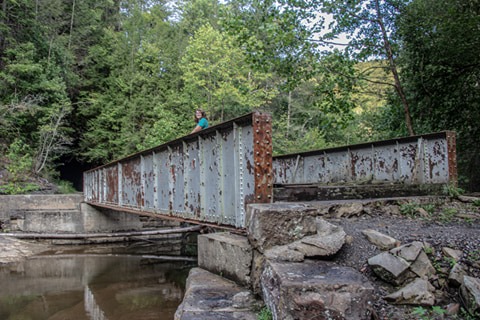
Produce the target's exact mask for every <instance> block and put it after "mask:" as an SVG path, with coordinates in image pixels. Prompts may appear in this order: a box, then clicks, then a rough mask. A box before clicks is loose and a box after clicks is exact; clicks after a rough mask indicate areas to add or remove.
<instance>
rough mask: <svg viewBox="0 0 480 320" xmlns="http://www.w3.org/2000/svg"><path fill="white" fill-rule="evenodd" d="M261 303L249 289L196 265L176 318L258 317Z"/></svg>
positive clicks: (198, 319)
mask: <svg viewBox="0 0 480 320" xmlns="http://www.w3.org/2000/svg"><path fill="white" fill-rule="evenodd" d="M260 304H261V303H260V302H259V301H257V300H256V299H254V297H253V294H251V292H250V291H249V290H248V289H246V288H244V287H241V286H239V285H238V284H236V283H234V282H232V281H230V280H227V279H225V278H222V277H220V276H218V275H216V274H213V273H210V272H208V271H206V270H203V269H201V268H193V269H191V270H190V273H189V275H188V278H187V285H186V288H185V295H184V297H183V302H182V303H181V304H180V306H178V308H177V312H176V313H175V320H211V319H232V320H233V319H239V320H240V319H241V320H256V319H257V312H258V309H259V305H260Z"/></svg>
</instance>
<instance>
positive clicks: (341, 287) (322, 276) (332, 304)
mask: <svg viewBox="0 0 480 320" xmlns="http://www.w3.org/2000/svg"><path fill="white" fill-rule="evenodd" d="M261 283H262V292H263V297H264V301H265V304H266V305H267V306H268V307H269V309H270V310H271V311H272V314H273V319H351V320H357V319H358V320H360V319H370V317H369V315H368V311H367V308H366V307H365V306H367V305H368V304H371V303H372V302H373V290H374V289H373V286H372V285H371V284H370V282H369V281H368V280H367V278H365V277H364V276H363V275H362V274H361V273H359V272H358V271H356V270H355V269H353V268H349V267H343V266H339V265H337V264H335V263H333V262H329V261H312V260H305V261H304V262H303V263H279V262H272V261H267V263H266V267H265V270H264V272H263V274H262V281H261Z"/></svg>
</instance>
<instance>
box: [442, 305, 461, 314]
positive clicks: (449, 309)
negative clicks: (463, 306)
mask: <svg viewBox="0 0 480 320" xmlns="http://www.w3.org/2000/svg"><path fill="white" fill-rule="evenodd" d="M445 311H446V312H445V314H446V315H447V316H455V315H457V314H458V313H459V312H460V303H450V304H448V305H447V306H446V307H445Z"/></svg>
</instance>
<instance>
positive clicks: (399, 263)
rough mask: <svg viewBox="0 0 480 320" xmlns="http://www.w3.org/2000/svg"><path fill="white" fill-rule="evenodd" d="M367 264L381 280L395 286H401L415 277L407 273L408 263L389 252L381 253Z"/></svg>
mask: <svg viewBox="0 0 480 320" xmlns="http://www.w3.org/2000/svg"><path fill="white" fill-rule="evenodd" d="M368 264H369V265H370V266H371V267H372V268H373V271H374V272H375V274H376V275H378V276H379V277H380V278H381V279H382V280H384V281H386V282H389V283H393V284H395V285H401V284H402V283H404V282H405V281H406V280H407V279H410V278H412V277H414V276H415V275H414V274H413V273H412V272H410V271H409V267H410V263H408V262H407V261H405V260H404V259H402V258H400V257H397V256H394V255H393V254H391V253H389V252H383V253H380V254H378V255H376V256H374V257H372V258H370V259H368Z"/></svg>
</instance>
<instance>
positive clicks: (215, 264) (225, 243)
mask: <svg viewBox="0 0 480 320" xmlns="http://www.w3.org/2000/svg"><path fill="white" fill-rule="evenodd" d="M198 266H199V267H201V268H203V269H206V270H208V271H210V272H213V273H215V274H218V275H220V276H223V277H225V278H227V279H230V280H233V281H235V282H237V283H238V284H241V285H244V286H249V285H250V282H251V280H250V269H251V266H252V248H251V246H250V244H249V243H248V240H247V238H246V237H244V236H241V235H237V234H231V233H228V232H220V233H211V234H204V235H199V236H198Z"/></svg>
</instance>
